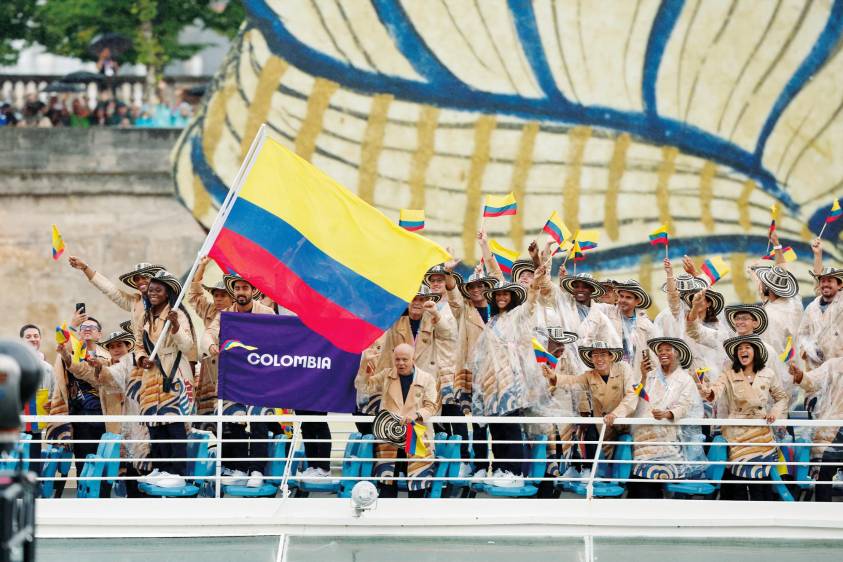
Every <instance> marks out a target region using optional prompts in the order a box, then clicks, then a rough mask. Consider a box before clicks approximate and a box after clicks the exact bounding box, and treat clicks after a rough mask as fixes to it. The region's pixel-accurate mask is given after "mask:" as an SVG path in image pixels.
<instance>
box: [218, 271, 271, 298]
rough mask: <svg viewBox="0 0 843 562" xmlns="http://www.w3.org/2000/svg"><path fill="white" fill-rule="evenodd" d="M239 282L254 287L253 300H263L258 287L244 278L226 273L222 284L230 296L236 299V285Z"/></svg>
mask: <svg viewBox="0 0 843 562" xmlns="http://www.w3.org/2000/svg"><path fill="white" fill-rule="evenodd" d="M237 281H245V282H246V283H248V284H249V285H251V286H252V298H253V299H255V300H257V299H259V298H261V296H262V293H261V292H260V291H259V290H258V288H257V287H255V286H254V284H253V283H252V282H251V281H249V280H248V279H244V278H243V277H240V276H239V275H233V274H231V273H226V274H225V275H223V276H222V282H223V285H224V286H225V290H226V291H228V294H229V295H231V297H232V298H234V283H235V282H237Z"/></svg>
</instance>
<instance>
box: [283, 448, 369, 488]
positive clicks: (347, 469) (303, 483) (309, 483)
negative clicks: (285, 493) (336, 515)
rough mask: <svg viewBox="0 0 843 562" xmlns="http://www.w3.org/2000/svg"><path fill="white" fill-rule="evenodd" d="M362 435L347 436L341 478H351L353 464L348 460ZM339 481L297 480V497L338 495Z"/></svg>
mask: <svg viewBox="0 0 843 562" xmlns="http://www.w3.org/2000/svg"><path fill="white" fill-rule="evenodd" d="M361 437H362V435H361V434H360V433H357V432H354V433H351V434H349V436H348V441H346V443H345V452H344V453H343V459H344V460H343V463H342V476H351V470H352V468H353V466H354V463H353V462H352V461H351V460H350V459H351V457H353V456H354V455H355V454H356V453H357V448H358V446H359V445H360V443H359V441H360V439H361ZM340 482H342V481H341V480H331V478H330V477H325V478H319V479H312V480H311V479H308V480H305V479H302V478H299V479H298V486H299V489H298V492H297V494H296V495H297V496H298V497H307V496H308V495H310V494H312V493H323V494H339V492H340Z"/></svg>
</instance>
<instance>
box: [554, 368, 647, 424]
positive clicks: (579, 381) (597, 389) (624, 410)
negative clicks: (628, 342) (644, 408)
mask: <svg viewBox="0 0 843 562" xmlns="http://www.w3.org/2000/svg"><path fill="white" fill-rule="evenodd" d="M639 381H640V377H636V376H635V374H634V372H633V371H632V367H630V366H629V365H628V364H626V363H623V362H618V363H614V364H613V365H612V367H611V368H610V369H609V378H608V380H607V381H606V382H603V377H601V376H600V375H599V374H598V373H597V371H595V370H593V369H592V370H589V371H586V372H585V373H583V374H581V375H568V374H559V375H557V380H556V384H557V386H579V387H580V388H582V389H584V390H587V391H588V398H590V400H591V403H590V404H589V403H588V402H587V401H585V400H584V399H582V400H580V404H579V406H578V410H579V411H580V413H586V412H589V411H590V412H591V413H592V415H593V416H595V417H603V416H605V415H607V414H614V415H615V416H617V417H619V418H626V417H629V415H630V414H632V412H634V411H635V408H636V406H637V405H638V395H637V394H636V393H635V390H634V388H635V385H637V384H638V382H639Z"/></svg>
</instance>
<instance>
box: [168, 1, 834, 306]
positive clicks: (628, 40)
mask: <svg viewBox="0 0 843 562" xmlns="http://www.w3.org/2000/svg"><path fill="white" fill-rule="evenodd" d="M245 4H246V6H247V9H248V19H247V21H246V22H245V24H244V27H243V31H242V34H241V35H240V36H239V37H238V39H237V40H236V41H235V44H234V45H233V46H232V49H231V52H230V53H229V56H228V58H227V61H226V64H225V65H224V66H223V68H222V70H221V71H220V73H219V75H218V76H216V77H215V81H214V85H213V88H212V91H211V92H210V94H209V95H208V97H207V98H206V101H205V105H204V106H203V109H202V111H201V112H199V114H198V116H197V118H196V119H195V120H194V122H193V123H192V125H191V126H190V127H189V128H188V129H186V130H185V133H184V135H183V136H182V138H181V140H180V141H179V143H178V145H177V147H176V149H175V151H174V154H173V164H174V173H175V179H176V183H177V187H178V193H179V196H180V198H181V200H182V201H183V202H184V204H185V205H186V206H187V207H188V208H189V209H190V210H191V211H192V212H193V214H194V216H195V217H196V219H197V220H199V221H200V222H201V223H202V224H203V225H205V226H208V225H209V224H210V223H211V222H212V221H213V218H214V216H215V213H216V209H217V206H218V204H219V202H220V201H222V199H223V198H224V196H225V193H226V190H227V186H228V185H229V183H230V182H231V180H232V178H233V177H234V175H235V174H236V172H237V169H238V166H239V164H240V162H241V159H242V157H243V155H244V154H245V151H246V150H247V149H248V146H249V143H250V142H251V140H252V138H253V137H254V134H255V132H256V131H257V129H258V127H259V126H260V125H261V124H262V123H264V122H266V123H268V124H269V126H270V127H271V130H272V134H274V135H275V136H276V137H278V138H280V139H283V140H284V141H286V143H287V144H288V146H290V147H291V148H293V149H294V150H295V151H296V152H297V153H298V154H300V155H301V156H303V157H304V158H307V159H309V160H310V161H311V162H313V163H314V164H315V165H316V166H318V167H320V168H321V169H323V170H325V171H326V172H327V173H328V174H330V175H331V176H333V177H334V178H336V179H337V180H338V181H340V182H341V183H343V184H344V185H346V186H347V187H348V188H349V189H352V190H354V191H356V192H357V193H358V194H359V195H360V197H362V198H363V199H365V200H366V201H369V202H371V203H372V204H374V205H375V206H377V207H378V208H379V209H381V210H382V211H383V212H385V213H386V214H387V215H388V216H390V217H393V218H395V219H396V220H397V217H398V210H399V209H401V208H424V209H425V210H426V213H427V227H426V229H425V231H424V234H425V235H426V236H429V237H431V238H433V239H435V240H437V241H438V242H440V243H441V244H443V245H450V246H452V247H453V248H454V249H455V250H456V253H457V254H459V255H462V256H464V257H465V258H466V261H468V262H473V261H476V259H477V258H478V256H477V255H476V253H477V252H476V249H475V240H474V238H475V232H476V230H477V228H478V225H479V222H480V214H481V210H482V194H484V193H495V194H505V193H507V192H509V191H513V192H515V195H516V198H517V200H518V203H519V212H518V215H516V216H514V217H506V218H501V219H489V220H487V223H486V224H487V229H488V230H489V232H490V236H491V237H493V238H496V239H498V240H499V241H501V242H502V243H504V244H505V245H509V246H510V247H514V248H517V249H519V250H521V251H523V252H526V246H527V244H528V243H529V241H530V240H531V239H532V238H534V237H536V236H537V234H538V233H539V231H540V230H541V228H542V226H543V225H544V221H545V220H546V219H547V217H548V216H549V214H550V212H551V211H552V210H558V211H559V212H560V215H561V216H562V217H563V219H564V220H565V222H566V224H567V225H568V227H569V228H571V229H572V230H573V229H575V228H578V227H582V228H598V229H600V230H601V240H600V247H599V248H598V249H597V250H596V251H594V252H591V253H589V254H588V259H587V260H586V261H585V262H581V264H580V266H579V267H580V268H581V270H591V271H592V272H594V273H595V274H597V275H599V276H612V277H614V278H619V279H625V278H627V277H637V278H639V279H640V280H641V282H642V283H643V284H644V285H645V287H646V286H649V287H651V288H654V289H655V288H657V287H658V286H660V285H661V282H662V277H663V274H662V272H661V264H660V260H661V257H662V255H663V254H662V253H661V249H655V248H651V247H650V246H649V245H648V243H647V234H648V233H649V232H650V231H651V230H653V229H654V228H656V227H657V226H659V225H660V224H662V223H666V224H668V225H669V227H670V233H671V246H670V252H671V255H672V256H677V257H678V256H681V255H682V254H685V253H687V254H689V255H692V256H695V257H698V258H700V257H703V256H711V255H721V256H723V257H724V258H725V259H726V260H727V261H728V262H730V264H731V267H732V274H730V275H728V276H727V277H726V278H724V280H723V281H721V283H720V284H718V286H720V285H722V286H720V288H721V289H722V290H723V291H725V293H726V294H727V297H728V299H729V300H730V301H738V300H740V301H746V302H749V301H754V300H755V292H754V288H753V287H751V286H750V285H749V283H748V282H747V281H746V276H745V275H744V274H743V272H744V270H745V266H746V264H748V263H751V262H753V261H754V260H755V259H757V258H758V257H759V256H760V255H762V254H763V253H764V252H765V249H766V247H767V228H768V226H769V220H770V214H769V208H770V205H771V204H772V203H773V202H778V204H779V205H780V206H781V207H782V209H783V212H782V218H780V220H779V231H780V234H781V235H782V237H783V238H784V240H785V243H786V244H788V245H792V246H793V247H794V249H795V250H796V252H797V253H798V255H799V259H800V263H799V264H794V266H793V267H792V269H793V271H794V272H795V273H796V275H797V277H798V278H799V279H800V281H802V290H803V294H805V295H809V294H810V293H811V288H812V287H811V285H812V284H811V282H810V278H809V277H808V274H807V272H808V267H809V263H810V259H811V252H810V248H809V247H808V242H809V241H810V239H811V238H812V237H813V236H815V235H816V233H817V232H818V231H819V229H820V227H821V226H822V223H823V221H824V218H825V212H826V210H827V209H828V208H829V206H830V205H831V202H832V200H833V199H834V197H836V196H841V195H843V189H841V183H843V158H841V157H840V156H841V155H842V154H843V116H841V110H843V53H841V48H840V47H841V44H843V43H841V35H843V0H814V1H807V0H687V1H683V0H661V1H660V0H559V1H555V2H554V1H552V0H534V1H532V2H531V1H529V0H245ZM841 226H843V220H841V221H838V222H836V223H833V224H831V225H830V228H828V229H827V230H826V234H825V235H824V238H825V239H826V240H829V241H831V242H832V243H829V244H827V247H828V248H829V251H830V253H831V255H832V256H834V258H835V261H838V260H839V256H840V253H841V250H843V246H841V239H840V234H841ZM659 248H661V247H659ZM735 273H737V275H736V274H735ZM657 303H658V304H659V305H661V304H662V303H661V302H659V301H658V300H657Z"/></svg>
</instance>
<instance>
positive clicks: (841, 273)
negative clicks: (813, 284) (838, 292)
mask: <svg viewBox="0 0 843 562" xmlns="http://www.w3.org/2000/svg"><path fill="white" fill-rule="evenodd" d="M810 274H811V277H813V278H814V279H816V280H817V281H819V280H820V279H822V278H824V277H833V278H834V279H837V282H838V283H840V284H843V269H840V268H837V267H824V268H823V270H822V271H821V272H820V274H819V275H817V274H816V273H814V272H813V271H811V272H810Z"/></svg>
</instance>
